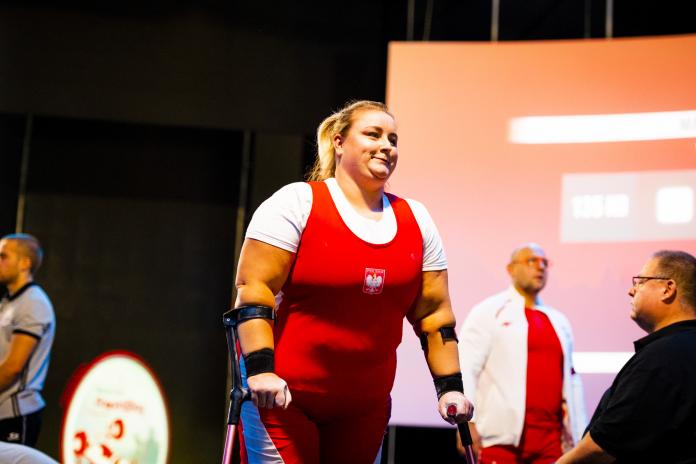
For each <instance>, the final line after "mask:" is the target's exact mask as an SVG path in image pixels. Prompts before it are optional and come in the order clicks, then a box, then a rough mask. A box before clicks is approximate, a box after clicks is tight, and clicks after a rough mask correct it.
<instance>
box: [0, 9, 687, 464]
mask: <svg viewBox="0 0 696 464" xmlns="http://www.w3.org/2000/svg"><path fill="white" fill-rule="evenodd" d="M688 3H689V2H681V1H679V0H661V1H660V2H657V0H652V1H648V0H614V1H613V2H612V3H611V4H612V5H613V21H612V26H613V35H614V36H615V37H620V36H629V35H650V34H675V33H687V32H696V26H695V25H694V24H693V21H691V18H692V16H691V15H689V14H688V10H687V9H686V8H687V6H686V4H688ZM606 6H607V2H606V0H583V1H577V0H562V1H558V0H532V1H530V2H518V1H515V0H501V1H500V21H499V39H500V40H535V39H570V38H582V37H587V38H592V37H603V36H604V34H605V32H606V21H605V20H606ZM490 34H491V1H490V0H473V1H468V2H462V1H461V0H438V1H434V0H382V1H373V0H356V1H352V2H333V3H331V2H328V3H327V2H323V3H317V2H310V1H308V0H299V1H295V2H275V1H268V0H260V1H255V2H238V1H235V0H225V1H223V0H202V1H196V2H193V1H189V0H183V1H177V2H168V1H164V0H149V1H135V0H121V1H103V2H85V1H79V0H69V1H59V2H56V1H50V2H49V1H47V0H43V1H42V0H22V1H20V0H15V1H6V0H4V1H2V0H0V233H1V234H5V233H9V232H13V231H14V230H15V227H16V225H17V224H16V218H17V205H18V200H19V199H20V198H24V199H26V203H25V208H23V209H22V212H23V213H24V214H25V218H24V222H23V224H20V226H22V227H23V229H24V230H25V231H27V232H30V233H34V234H36V235H37V236H38V237H39V238H40V239H41V240H42V241H43V243H44V245H45V248H46V252H47V259H46V262H45V267H44V268H43V269H42V270H41V271H40V273H39V275H38V280H39V281H40V282H41V283H42V284H43V285H44V287H45V288H46V289H47V290H48V292H49V294H50V295H51V297H52V298H53V301H54V304H55V307H56V313H57V317H58V330H57V336H56V342H55V348H54V353H53V359H52V365H51V369H50V372H49V376H48V381H47V385H46V397H47V400H48V408H47V409H46V417H45V421H46V422H45V425H44V428H43V432H42V436H41V438H40V442H39V447H40V448H41V449H43V450H46V451H48V452H49V453H50V454H52V455H54V456H58V437H59V433H60V418H61V413H62V410H61V408H60V406H59V404H60V395H61V393H62V391H63V388H64V386H65V384H66V382H67V380H68V378H69V376H70V375H71V374H72V373H73V372H74V371H75V369H77V368H78V367H79V366H80V365H81V364H83V363H86V362H88V361H90V360H91V359H93V358H94V357H95V356H96V355H98V354H99V353H101V352H103V351H106V350H112V349H128V350H132V351H136V352H137V353H139V354H140V355H141V356H143V357H144V358H145V359H146V360H147V361H148V362H149V363H150V364H151V365H152V367H153V369H154V370H155V372H156V373H157V374H158V375H159V376H160V377H161V379H162V383H163V386H164V388H165V390H166V393H167V395H168V400H169V404H170V411H171V416H172V421H171V424H172V433H173V436H172V453H171V459H170V461H171V462H172V463H192V462H214V461H219V458H220V454H221V450H222V440H223V438H224V436H223V434H224V419H225V418H224V415H225V410H224V402H225V396H226V394H227V392H226V391H225V389H226V385H225V366H226V347H225V340H224V332H223V331H222V328H221V325H220V315H221V313H222V312H223V311H224V310H225V309H227V308H228V307H229V304H230V299H231V297H232V293H233V274H234V254H235V243H238V242H237V241H238V239H239V237H237V236H236V235H235V234H236V231H237V230H238V227H237V225H238V223H241V224H244V223H245V222H246V220H247V219H248V217H249V214H250V212H251V211H253V209H254V208H255V207H256V206H257V205H258V204H259V203H260V202H261V201H262V200H263V199H264V198H266V197H267V196H268V195H269V194H270V193H272V192H273V191H274V190H275V189H277V188H278V187H279V186H281V185H283V184H285V183H288V182H291V181H296V180H301V178H302V175H303V173H304V172H306V168H307V166H308V164H309V162H310V161H311V157H312V153H313V151H314V147H313V142H312V134H313V131H314V129H315V127H316V125H317V124H318V122H319V121H320V120H321V119H322V118H323V117H324V116H326V115H327V114H328V113H329V112H330V111H331V110H333V109H335V108H337V107H338V106H340V105H341V104H343V103H344V102H345V101H347V100H349V99H354V98H371V99H377V100H382V99H384V86H385V76H386V59H387V44H388V42H389V41H390V40H407V39H409V40H421V39H424V40H480V41H486V40H490V37H491V36H490ZM23 153H24V155H25V156H24V158H23ZM23 159H24V160H25V161H27V162H28V164H27V167H28V170H27V173H26V174H27V175H26V176H25V177H24V178H22V176H21V167H22V160H23ZM247 169H248V170H247ZM247 174H248V176H247ZM22 179H24V181H26V192H25V193H26V195H24V196H22V195H21V194H22V192H23V191H22V188H21V186H22V185H23V184H22ZM243 179H246V181H244V182H242V183H241V184H240V180H243ZM240 186H246V187H245V188H241V189H240ZM240 192H241V196H240ZM391 432H392V433H391V434H390V437H391V438H392V439H395V443H391V444H389V446H391V447H392V450H394V453H392V454H391V457H390V459H392V461H390V462H394V459H395V458H396V461H395V462H407V461H408V460H409V459H416V458H417V456H418V453H419V452H420V450H421V449H422V448H423V446H422V445H421V444H422V443H423V442H424V441H426V442H427V443H429V444H430V445H431V447H430V448H429V450H428V453H429V454H428V460H429V461H431V462H454V461H456V459H457V458H456V457H454V455H453V451H452V450H453V445H452V444H453V440H454V437H453V435H452V433H451V432H452V430H444V429H442V430H440V429H436V430H432V431H427V432H426V431H423V430H416V429H410V428H400V430H392V431H391ZM389 446H387V448H385V449H388V448H389Z"/></svg>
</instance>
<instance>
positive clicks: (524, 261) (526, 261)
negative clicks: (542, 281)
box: [512, 256, 551, 267]
mask: <svg viewBox="0 0 696 464" xmlns="http://www.w3.org/2000/svg"><path fill="white" fill-rule="evenodd" d="M512 262H513V263H521V264H526V265H527V266H529V267H532V266H535V265H537V264H542V265H543V266H544V267H550V266H551V261H549V260H548V259H546V258H540V257H538V256H536V257H534V258H527V259H516V260H514V261H512Z"/></svg>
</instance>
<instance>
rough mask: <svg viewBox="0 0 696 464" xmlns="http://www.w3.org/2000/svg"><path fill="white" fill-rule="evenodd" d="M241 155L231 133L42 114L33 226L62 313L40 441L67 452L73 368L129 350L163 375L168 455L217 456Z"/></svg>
mask: <svg viewBox="0 0 696 464" xmlns="http://www.w3.org/2000/svg"><path fill="white" fill-rule="evenodd" d="M241 152H242V134H241V133H239V132H233V131H213V130H200V129H188V128H164V127H154V126H135V125H128V124H117V123H107V122H93V121H92V122H87V121H83V120H65V119H48V118H36V119H35V121H34V130H33V134H32V144H31V158H30V170H29V176H28V195H27V208H26V222H25V227H24V230H25V231H27V232H29V233H32V234H35V235H36V236H38V237H40V239H41V240H42V242H43V244H44V247H45V249H46V254H47V259H46V262H45V264H44V267H43V269H42V270H41V271H40V272H39V275H38V279H37V280H38V281H39V282H41V283H42V284H43V285H44V287H45V288H46V290H47V291H48V293H49V295H50V296H51V298H52V300H53V303H54V305H55V310H56V315H57V335H56V341H55V345H54V349H53V358H52V364H51V368H50V370H49V375H48V380H47V384H46V386H45V394H46V395H45V396H46V399H47V402H48V407H47V408H46V413H45V422H44V426H43V430H42V435H41V438H40V441H39V444H38V447H39V448H41V449H43V450H46V451H48V452H49V453H50V454H52V455H53V456H58V452H59V450H58V437H59V435H60V429H61V414H62V412H63V410H62V408H61V407H59V404H60V396H61V393H62V392H63V389H64V388H65V385H66V383H67V381H68V379H69V376H70V375H71V374H72V372H73V371H74V370H75V369H77V368H78V367H79V366H80V365H81V364H83V363H87V362H88V361H90V360H92V359H93V358H94V357H96V356H97V355H98V354H100V353H102V352H104V351H107V350H114V349H123V350H130V351H133V352H135V353H137V354H139V355H140V356H142V357H143V358H144V359H145V360H146V361H147V362H148V363H149V364H150V366H151V367H152V368H153V369H154V371H155V373H156V374H157V375H158V376H159V378H160V380H161V383H162V387H163V389H164V391H165V393H166V395H167V398H168V405H169V412H170V422H171V430H172V435H171V451H170V462H172V463H191V462H215V461H217V460H219V458H220V455H221V450H222V440H223V438H224V420H225V417H224V416H225V414H224V413H225V411H224V401H225V395H226V372H225V367H224V366H225V365H226V346H225V337H224V331H223V330H222V326H221V323H220V321H221V317H220V316H221V313H222V312H223V311H224V310H225V309H227V308H228V306H229V304H230V298H231V289H232V278H233V263H234V239H235V237H234V231H235V221H236V212H237V202H238V199H237V196H238V191H239V167H240V161H241ZM216 335H217V336H216Z"/></svg>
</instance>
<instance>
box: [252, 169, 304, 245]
mask: <svg viewBox="0 0 696 464" xmlns="http://www.w3.org/2000/svg"><path fill="white" fill-rule="evenodd" d="M311 211H312V187H310V186H309V184H307V183H306V182H294V183H292V184H288V185H286V186H284V187H282V188H281V189H280V190H278V191H277V192H275V193H274V194H273V195H271V197H270V198H268V199H267V200H266V201H264V202H263V203H261V205H260V206H259V207H258V209H257V210H256V211H255V212H254V215H253V216H252V218H251V221H250V222H249V227H247V231H246V238H251V239H254V240H259V241H261V242H264V243H268V244H269V245H273V246H276V247H278V248H282V249H283V250H287V251H289V252H291V253H296V252H297V247H298V245H299V244H300V238H301V237H302V232H303V231H304V229H305V226H306V225H307V218H309V213H310V212H311Z"/></svg>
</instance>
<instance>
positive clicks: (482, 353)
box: [459, 243, 587, 464]
mask: <svg viewBox="0 0 696 464" xmlns="http://www.w3.org/2000/svg"><path fill="white" fill-rule="evenodd" d="M549 266H550V262H549V260H548V258H547V257H546V254H545V252H544V250H543V249H542V248H541V247H540V246H539V245H537V244H535V243H527V244H524V245H522V246H520V247H518V248H516V249H515V250H514V251H513V252H512V255H511V257H510V262H509V263H508V265H507V272H508V275H509V276H510V280H511V285H510V287H509V288H508V289H506V290H504V291H503V292H501V293H498V294H497V295H493V296H492V297H490V298H487V299H486V300H484V301H483V302H481V303H479V304H478V305H476V306H475V307H474V308H473V309H472V310H471V312H470V313H469V315H468V317H467V319H466V321H465V322H464V325H463V327H462V330H461V333H460V337H459V339H460V342H459V352H460V354H459V358H460V363H461V366H462V376H463V379H464V391H466V392H467V396H468V397H469V398H475V402H474V404H475V405H476V411H475V412H474V418H473V419H472V422H470V423H469V428H470V430H471V434H472V438H473V440H474V449H475V451H476V452H477V453H478V454H479V463H480V464H548V463H553V462H555V461H556V460H557V459H558V458H559V457H560V456H561V454H562V453H563V449H564V447H565V449H569V448H570V447H572V446H573V445H574V444H575V443H576V442H577V441H578V440H579V439H580V437H581V435H582V432H583V430H584V428H585V425H586V423H587V421H586V415H585V404H584V399H583V392H582V385H581V382H580V377H579V375H577V374H576V373H575V371H574V370H573V368H572V352H573V335H572V331H571V328H570V323H569V321H568V319H567V318H566V317H565V316H564V315H563V314H562V313H561V312H560V311H558V310H556V309H553V308H551V307H549V306H545V305H544V304H543V303H542V302H541V299H540V298H539V293H540V292H541V291H542V290H543V289H544V287H545V285H546V280H547V278H548V270H549ZM564 443H565V445H564ZM459 450H460V453H462V452H463V449H462V447H461V442H459Z"/></svg>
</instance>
